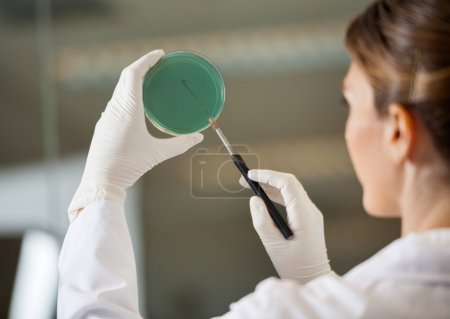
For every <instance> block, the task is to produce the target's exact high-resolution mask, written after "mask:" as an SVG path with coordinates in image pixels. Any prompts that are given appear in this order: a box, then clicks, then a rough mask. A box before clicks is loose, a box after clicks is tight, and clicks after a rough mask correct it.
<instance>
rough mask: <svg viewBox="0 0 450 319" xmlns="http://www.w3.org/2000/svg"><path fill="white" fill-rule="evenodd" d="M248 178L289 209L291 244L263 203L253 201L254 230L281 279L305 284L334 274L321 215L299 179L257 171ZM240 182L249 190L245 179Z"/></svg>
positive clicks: (251, 200) (251, 202)
mask: <svg viewBox="0 0 450 319" xmlns="http://www.w3.org/2000/svg"><path fill="white" fill-rule="evenodd" d="M248 177H249V178H250V179H252V180H254V181H256V182H259V183H260V184H261V186H262V187H263V189H264V190H265V192H266V193H267V195H268V196H269V198H270V199H271V200H272V201H274V202H276V203H278V204H281V205H284V206H286V211H287V217H288V224H289V226H290V227H291V229H292V232H293V233H294V237H293V238H292V239H290V240H286V239H284V237H283V235H282V234H281V232H280V231H279V230H278V228H277V227H276V226H275V224H274V222H273V221H272V219H271V218H270V216H269V213H268V212H267V208H266V206H265V204H264V202H263V200H262V199H261V198H259V197H257V196H253V197H252V198H251V199H250V211H251V215H252V220H253V226H254V227H255V229H256V232H257V233H258V235H259V237H260V238H261V241H262V243H263V244H264V247H265V249H266V251H267V253H268V254H269V257H270V259H271V260H272V263H273V265H274V266H275V269H276V270H277V272H278V274H279V276H280V277H281V278H283V279H294V280H296V281H298V282H299V283H301V284H305V283H306V282H308V281H309V280H311V279H313V278H315V277H318V276H320V275H323V274H326V273H329V272H331V268H330V265H329V260H328V256H327V249H326V246H325V234H324V228H323V216H322V213H321V212H320V211H319V210H318V209H317V207H316V206H315V205H314V204H313V203H312V202H311V200H310V199H309V197H308V195H307V194H306V192H305V190H304V189H303V187H302V185H301V184H300V182H299V181H298V180H297V178H296V177H295V176H294V175H292V174H286V173H280V172H275V171H270V170H258V169H253V170H250V171H249V172H248ZM239 182H240V184H241V185H242V186H244V187H247V188H249V185H248V184H247V182H246V181H245V179H244V178H243V177H241V179H240V180H239Z"/></svg>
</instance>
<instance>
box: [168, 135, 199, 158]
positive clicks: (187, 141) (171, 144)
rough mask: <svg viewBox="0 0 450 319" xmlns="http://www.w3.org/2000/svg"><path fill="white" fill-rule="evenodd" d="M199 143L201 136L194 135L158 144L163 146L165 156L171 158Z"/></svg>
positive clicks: (182, 136)
mask: <svg viewBox="0 0 450 319" xmlns="http://www.w3.org/2000/svg"><path fill="white" fill-rule="evenodd" d="M201 141H203V134H201V133H194V134H186V135H180V136H177V137H172V138H170V139H162V140H160V143H162V144H163V145H164V148H165V150H166V152H167V155H168V156H169V157H172V156H176V155H179V154H182V153H184V152H186V151H187V150H188V149H190V148H191V147H193V146H194V145H196V144H198V143H200V142H201Z"/></svg>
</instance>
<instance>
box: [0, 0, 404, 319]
mask: <svg viewBox="0 0 450 319" xmlns="http://www.w3.org/2000/svg"><path fill="white" fill-rule="evenodd" d="M368 2H369V1H368V0H364V1H363V0H341V1H331V0H278V1H273V0H246V1H239V0H228V1H210V0H209V1H207V0H193V1H182V0H165V1H139V0H121V1H119V0H109V1H107V0H41V1H39V0H1V1H0V57H1V58H0V84H1V85H0V132H1V133H0V145H1V148H0V204H1V206H0V276H1V277H0V280H1V284H0V287H1V288H0V289H1V291H0V318H7V317H8V314H9V318H29V319H31V318H53V317H54V316H55V302H56V301H55V298H56V297H55V296H56V282H57V277H56V276H57V274H56V258H57V256H58V250H59V248H60V245H61V244H62V240H63V238H64V234H65V231H66V230H67V227H68V221H67V215H66V209H67V206H68V204H69V202H70V199H71V196H72V195H73V193H74V191H75V189H76V187H77V185H78V183H79V181H80V178H81V175H82V172H83V167H84V162H85V159H86V155H87V151H88V147H89V143H90V139H91V136H92V133H93V130H94V125H95V123H96V121H97V119H98V118H99V116H100V113H101V112H102V110H103V109H104V108H105V106H106V103H107V102H108V100H109V98H110V96H111V94H112V91H113V89H114V86H115V83H116V82H117V80H118V78H119V75H120V71H121V69H122V68H124V67H125V66H127V65H129V64H130V63H131V62H133V61H134V60H136V59H137V58H139V57H140V56H141V55H143V54H144V53H146V52H148V51H150V50H152V49H156V48H163V49H164V50H165V51H166V52H170V51H174V50H190V51H196V52H199V53H202V54H203V55H206V56H207V57H209V58H210V59H211V60H212V61H214V63H215V64H216V65H217V66H218V68H219V69H220V71H221V72H222V74H223V76H224V80H225V85H226V90H227V96H226V104H225V108H224V110H223V113H222V115H221V117H220V123H221V126H222V129H223V131H224V132H225V133H226V135H227V137H228V139H229V140H230V142H231V143H232V144H236V145H240V146H239V147H240V148H241V149H242V151H243V153H244V158H247V159H248V160H249V163H251V166H252V167H255V166H257V167H260V168H269V169H273V170H280V171H286V172H291V173H293V174H295V175H296V176H297V177H298V179H299V180H300V181H301V182H302V184H303V185H304V187H305V189H306V190H307V192H308V194H309V195H310V197H311V198H312V200H313V201H314V202H315V203H316V205H317V206H318V207H319V209H320V210H321V211H322V212H323V214H324V218H325V229H326V241H327V246H328V251H329V257H330V260H331V265H332V268H333V269H334V270H335V271H336V272H337V273H338V274H344V273H345V272H346V271H348V270H349V269H351V268H352V267H353V266H355V265H357V264H358V263H360V262H361V261H363V260H365V259H366V258H367V257H369V256H371V255H372V254H373V253H374V252H376V251H377V250H378V249H380V248H381V247H383V246H385V245H386V244H387V243H389V242H390V241H392V240H393V239H394V238H396V237H398V236H399V223H398V221H396V220H379V219H374V218H371V217H369V216H367V215H366V214H365V212H364V210H363V208H362V206H361V195H362V193H361V188H360V186H359V184H358V182H357V180H356V177H355V174H354V172H353V169H352V166H351V163H350V160H349V157H348V154H347V150H346V147H345V142H344V139H343V132H344V125H345V119H346V115H347V110H346V109H345V107H342V105H341V94H340V88H341V81H342V78H343V76H344V74H345V72H346V67H347V65H348V57H347V56H346V53H345V49H344V46H343V35H344V30H345V27H346V24H347V23H348V21H349V20H350V19H351V17H353V16H354V15H356V14H357V13H358V12H360V11H361V10H362V9H363V8H364V7H365V6H366V5H367V3H368ZM148 129H149V131H150V132H151V133H152V134H154V135H157V136H160V137H164V135H163V134H162V133H160V132H157V131H156V129H155V128H153V127H152V126H151V124H148ZM204 135H205V140H204V142H203V143H202V144H201V145H199V146H198V147H196V148H194V149H192V150H190V151H189V152H188V153H186V154H183V155H181V156H179V157H177V158H174V159H171V160H170V161H167V162H165V163H163V164H161V165H158V166H157V167H155V168H154V169H153V170H152V171H150V172H149V173H147V174H146V175H145V176H144V177H143V178H142V179H141V181H140V182H139V183H138V184H137V185H135V186H134V187H133V188H132V190H130V192H129V195H128V197H127V203H126V206H127V218H128V220H129V224H130V229H131V234H132V237H133V238H132V239H133V242H134V248H135V253H136V258H137V263H138V265H137V267H138V275H139V290H140V307H141V312H142V314H143V315H144V316H145V317H146V318H162V319H165V318H207V317H210V316H214V315H220V314H223V313H225V312H226V311H227V309H228V306H229V304H230V303H231V302H233V301H236V300H238V299H239V298H240V297H242V296H244V295H245V294H247V293H249V292H251V291H253V290H254V288H255V285H256V284H257V283H258V282H259V281H261V280H262V279H264V278H267V277H269V276H276V272H275V271H274V269H273V267H272V265H271V262H270V260H269V258H268V256H267V255H266V253H265V251H264V248H263V246H262V244H261V243H260V241H259V239H258V236H257V234H256V233H255V231H254V230H253V227H252V224H251V218H250V214H249V208H248V198H249V196H250V195H251V194H250V193H249V192H246V191H240V188H239V185H238V178H239V175H238V173H237V171H235V169H234V168H233V167H231V164H230V162H227V158H226V156H224V155H223V154H222V153H221V150H220V149H219V146H220V144H219V140H218V138H217V137H216V135H215V134H214V132H213V131H210V130H206V131H205V132H204ZM374 169H376V168H374ZM200 171H201V172H200ZM199 174H202V175H201V176H202V178H204V180H202V181H201V182H199V179H198V176H199ZM218 185H219V186H220V187H218ZM30 245H31V246H30ZM30 247H31V248H30ZM44 274H45V275H44ZM36 278H40V279H41V280H40V281H39V280H36ZM42 287H45V289H43V288H42ZM36 292H37V293H36ZM36 295H38V296H40V299H39V298H36V297H35V296H36ZM33 301H34V302H33ZM26 310H28V312H26Z"/></svg>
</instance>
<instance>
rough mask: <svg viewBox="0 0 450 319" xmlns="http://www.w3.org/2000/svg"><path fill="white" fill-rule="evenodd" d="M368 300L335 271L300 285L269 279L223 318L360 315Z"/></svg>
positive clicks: (348, 317)
mask: <svg viewBox="0 0 450 319" xmlns="http://www.w3.org/2000/svg"><path fill="white" fill-rule="evenodd" d="M367 302H368V299H367V297H366V296H365V295H364V292H362V291H359V290H358V289H357V288H355V287H352V286H351V285H349V284H347V283H346V282H345V281H344V280H342V278H340V277H338V276H337V275H335V274H329V275H325V276H322V277H319V278H317V279H315V280H313V281H311V282H310V283H308V284H307V285H304V286H300V285H298V283H296V282H294V281H290V280H280V279H276V278H269V279H266V280H264V281H262V282H261V283H259V284H258V286H257V287H256V290H255V292H253V293H251V294H249V295H247V296H246V297H244V298H242V299H241V300H239V301H238V302H236V303H234V304H232V305H231V306H230V310H231V311H230V313H229V314H227V315H226V316H225V317H224V318H230V319H231V318H241V319H243V318H261V319H264V318H286V319H287V318H336V319H338V318H346V319H350V318H360V317H361V315H362V314H363V313H364V309H365V308H366V304H367Z"/></svg>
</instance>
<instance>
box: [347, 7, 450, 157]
mask: <svg viewBox="0 0 450 319" xmlns="http://www.w3.org/2000/svg"><path fill="white" fill-rule="evenodd" d="M346 45H347V48H348V50H349V51H350V54H351V56H352V58H353V59H355V60H356V61H357V62H358V63H359V64H360V65H361V66H362V67H363V69H364V70H365V71H366V73H367V75H368V77H369V80H370V82H371V84H372V86H373V88H374V91H375V101H374V102H375V106H376V108H377V110H378V112H379V114H380V115H383V114H384V113H385V111H386V109H387V106H388V105H389V104H391V103H400V104H402V105H403V106H404V107H406V108H408V109H409V110H410V111H411V112H413V113H414V114H416V115H417V116H418V118H419V119H420V120H421V121H422V122H423V123H424V124H425V126H426V127H427V129H428V131H429V132H430V134H431V136H432V138H433V141H434V143H435V145H436V146H437V148H438V150H439V151H440V152H441V154H442V155H443V156H444V158H445V159H446V160H447V163H448V164H449V166H450V1H449V0H379V1H376V2H375V3H373V4H372V5H370V6H369V7H368V8H367V9H366V11H364V12H363V13H362V14H361V15H359V16H358V17H356V18H355V19H354V20H353V21H352V23H351V24H350V26H349V27H348V30H347V35H346Z"/></svg>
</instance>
